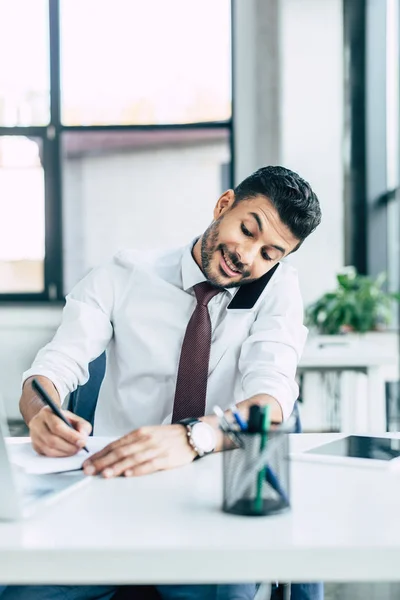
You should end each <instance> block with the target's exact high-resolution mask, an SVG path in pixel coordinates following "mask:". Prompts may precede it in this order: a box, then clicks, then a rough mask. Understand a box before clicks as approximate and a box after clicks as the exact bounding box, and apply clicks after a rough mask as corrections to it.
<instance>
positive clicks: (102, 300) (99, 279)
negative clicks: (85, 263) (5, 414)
mask: <svg viewBox="0 0 400 600" xmlns="http://www.w3.org/2000/svg"><path fill="white" fill-rule="evenodd" d="M118 276H120V273H119V267H118V265H117V264H116V263H115V262H110V263H109V264H108V265H105V266H103V267H98V268H95V269H93V270H92V271H91V272H90V273H89V274H88V275H87V276H86V277H85V278H84V279H82V280H81V281H80V282H79V283H78V284H77V285H76V286H75V288H74V289H73V290H72V292H71V293H70V294H68V296H67V297H66V304H65V307H64V310H63V313H62V321H61V325H60V326H59V328H58V330H57V332H56V334H55V336H54V338H53V339H52V341H51V342H50V343H48V344H47V345H46V346H44V348H42V349H41V350H39V352H38V354H37V355H36V358H35V360H34V361H33V364H32V366H31V368H30V369H29V370H28V371H25V373H24V374H23V382H24V381H25V380H26V379H27V378H28V377H31V376H33V375H44V376H45V377H48V378H49V379H50V380H51V381H52V382H53V384H54V385H55V387H56V388H57V391H58V393H59V395H60V398H61V400H62V401H63V400H64V398H65V397H66V396H67V394H68V393H70V392H72V391H73V390H75V389H76V388H77V387H78V386H79V385H83V384H84V383H86V382H87V380H88V379H89V372H88V365H89V363H90V362H91V361H92V360H94V359H95V358H96V357H97V356H99V355H100V354H101V353H102V352H103V351H104V350H105V348H106V347H107V344H108V342H109V341H110V339H111V337H112V334H113V327H112V312H113V306H114V297H115V286H116V282H117V280H118Z"/></svg>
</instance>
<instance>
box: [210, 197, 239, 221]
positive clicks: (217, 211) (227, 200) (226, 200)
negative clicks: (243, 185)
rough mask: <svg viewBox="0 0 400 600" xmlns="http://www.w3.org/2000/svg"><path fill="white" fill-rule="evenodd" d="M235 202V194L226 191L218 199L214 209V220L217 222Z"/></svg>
mask: <svg viewBox="0 0 400 600" xmlns="http://www.w3.org/2000/svg"><path fill="white" fill-rule="evenodd" d="M234 201H235V193H234V191H233V190H226V192H224V193H223V194H222V196H220V198H219V199H218V202H217V204H216V205H215V208H214V219H215V220H217V219H218V218H219V217H220V216H221V215H222V214H223V213H224V212H226V211H227V210H229V208H231V206H232V204H233V203H234Z"/></svg>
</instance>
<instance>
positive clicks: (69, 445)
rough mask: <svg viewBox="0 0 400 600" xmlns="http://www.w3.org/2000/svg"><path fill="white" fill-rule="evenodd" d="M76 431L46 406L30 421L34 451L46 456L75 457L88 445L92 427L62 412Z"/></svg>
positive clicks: (64, 411)
mask: <svg viewBox="0 0 400 600" xmlns="http://www.w3.org/2000/svg"><path fill="white" fill-rule="evenodd" d="M62 412H63V414H64V416H65V417H66V418H67V419H68V421H70V423H71V424H72V425H73V427H74V429H71V427H68V425H66V424H65V423H63V421H62V420H61V419H60V418H59V417H57V415H55V414H54V413H53V411H52V410H51V409H50V408H49V407H48V406H44V407H43V408H41V409H40V410H39V412H38V413H37V414H36V415H35V416H34V417H32V419H31V420H30V421H29V431H30V436H31V441H32V446H33V449H34V450H36V452H37V453H38V454H44V455H45V456H73V455H74V454H76V453H77V452H79V450H81V449H82V448H83V446H85V445H86V442H87V438H88V435H89V434H90V432H91V431H92V426H91V424H90V423H88V421H85V419H82V418H81V417H78V416H76V415H74V413H72V412H70V411H69V410H63V411H62Z"/></svg>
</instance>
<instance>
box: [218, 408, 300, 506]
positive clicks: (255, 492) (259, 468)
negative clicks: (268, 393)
mask: <svg viewBox="0 0 400 600" xmlns="http://www.w3.org/2000/svg"><path fill="white" fill-rule="evenodd" d="M293 430H294V429H293V421H292V420H291V419H290V420H289V421H287V422H286V423H284V424H282V425H279V426H277V427H275V428H271V429H270V430H269V431H268V433H267V434H262V433H249V432H247V431H235V432H234V433H233V432H231V433H224V445H223V449H224V454H223V503H222V510H223V511H225V512H228V513H233V514H236V515H247V516H266V515H276V514H279V513H282V512H285V511H287V510H289V509H290V463H289V436H288V433H291V432H292V431H293Z"/></svg>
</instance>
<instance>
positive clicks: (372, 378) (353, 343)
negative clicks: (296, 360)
mask: <svg viewBox="0 0 400 600" xmlns="http://www.w3.org/2000/svg"><path fill="white" fill-rule="evenodd" d="M398 365H399V351H398V336H397V334H395V333H372V334H371V333H369V334H364V335H360V334H358V335H357V334H351V335H342V336H327V335H325V336H315V337H312V336H310V338H309V339H308V341H307V344H306V347H305V350H304V354H303V356H302V358H301V361H300V364H299V372H312V371H317V372H326V371H361V372H363V373H365V374H366V375H367V377H368V390H367V396H366V398H365V410H366V411H367V414H368V427H367V431H369V432H371V433H375V434H376V433H379V434H380V433H381V432H383V431H386V395H385V380H386V376H387V373H392V374H393V375H392V377H394V378H395V379H396V378H397V377H398ZM306 401H307V399H306ZM354 426H355V427H356V424H354Z"/></svg>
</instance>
